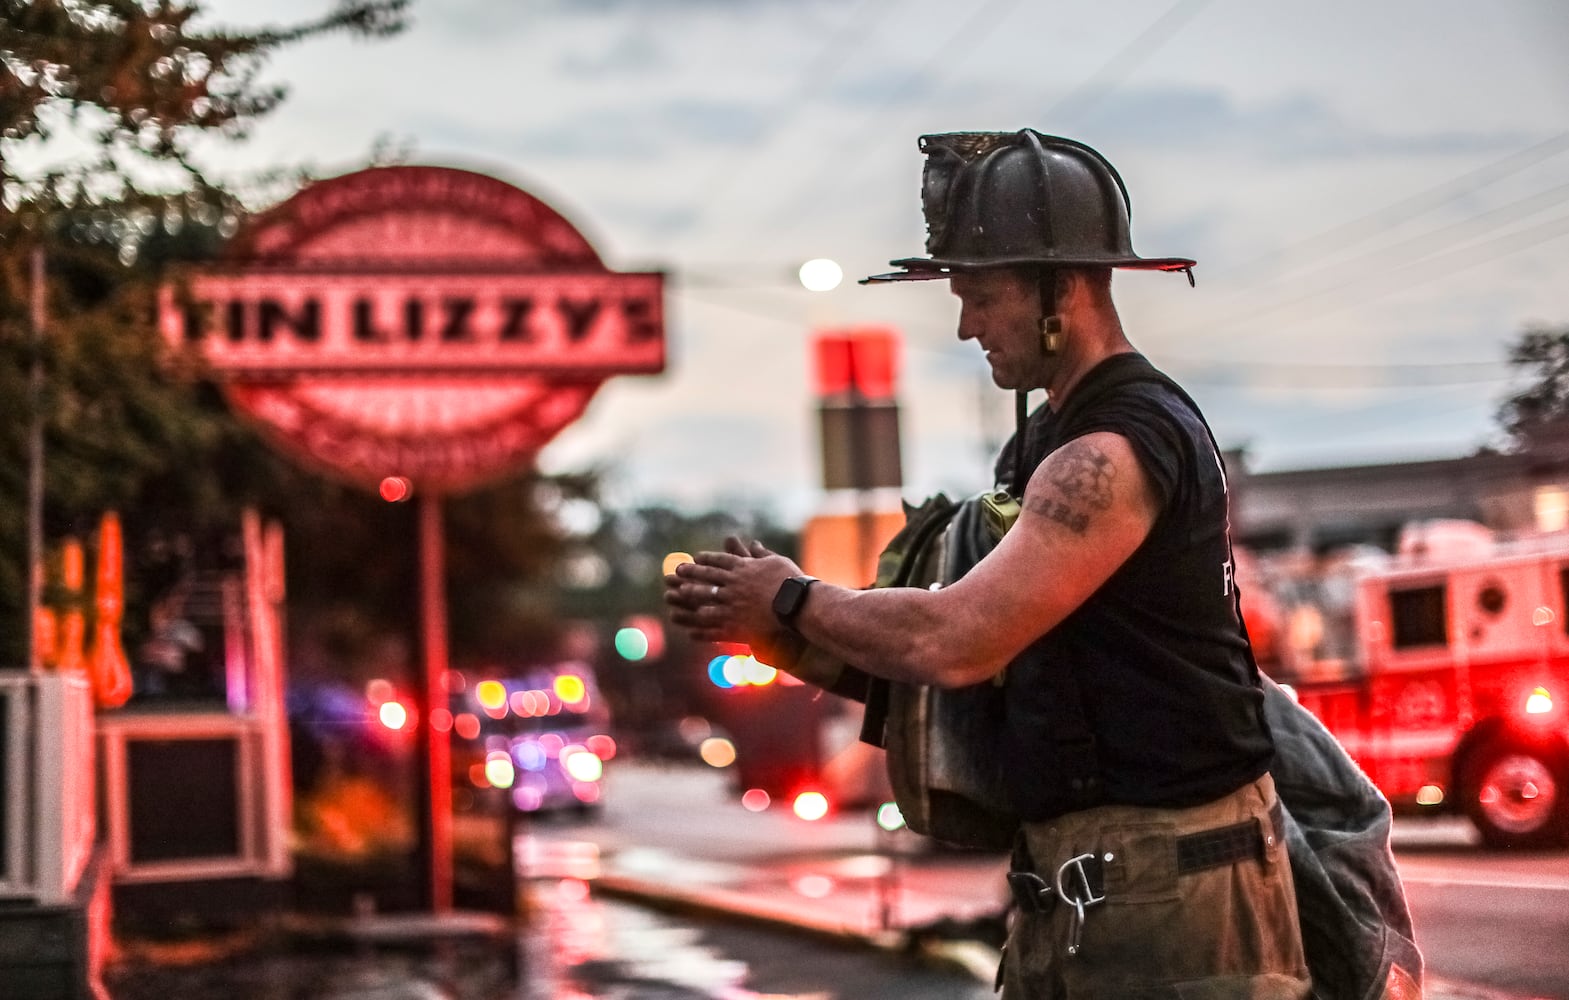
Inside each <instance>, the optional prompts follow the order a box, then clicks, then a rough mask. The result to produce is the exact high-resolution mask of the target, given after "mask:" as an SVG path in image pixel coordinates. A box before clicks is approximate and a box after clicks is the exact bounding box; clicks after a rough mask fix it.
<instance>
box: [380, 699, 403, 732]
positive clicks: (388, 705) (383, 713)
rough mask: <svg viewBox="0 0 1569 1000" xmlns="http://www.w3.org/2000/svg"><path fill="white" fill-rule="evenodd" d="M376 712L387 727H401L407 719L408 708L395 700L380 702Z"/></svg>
mask: <svg viewBox="0 0 1569 1000" xmlns="http://www.w3.org/2000/svg"><path fill="white" fill-rule="evenodd" d="M376 714H377V717H378V718H380V719H381V724H382V725H384V726H386V727H387V728H388V729H402V728H403V727H404V726H405V725H407V724H408V721H409V710H408V709H406V708H404V707H403V706H402V705H401V704H399V703H398V702H396V701H384V702H382V703H381V707H380V708H379V709H377V711H376Z"/></svg>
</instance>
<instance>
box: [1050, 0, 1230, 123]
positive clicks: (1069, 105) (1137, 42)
mask: <svg viewBox="0 0 1569 1000" xmlns="http://www.w3.org/2000/svg"><path fill="white" fill-rule="evenodd" d="M1210 2H1211V0H1177V3H1175V4H1173V5H1172V6H1171V7H1170V9H1168V10H1167V11H1166V13H1164V14H1162V15H1161V16H1160V17H1157V18H1156V19H1155V20H1154V21H1152V22H1150V25H1149V27H1147V28H1145V29H1144V30H1143V31H1141V32H1139V33H1138V35H1137V36H1135V37H1134V39H1133V40H1132V41H1131V42H1129V43H1128V44H1127V45H1124V46H1123V47H1122V48H1120V49H1118V50H1117V51H1116V52H1114V53H1113V54H1112V56H1111V58H1110V59H1108V60H1106V62H1105V63H1103V64H1102V65H1101V67H1100V69H1097V70H1096V71H1095V72H1093V73H1091V74H1090V75H1089V76H1087V77H1085V78H1084V80H1083V82H1081V83H1080V84H1079V85H1078V86H1076V87H1074V88H1073V89H1071V90H1069V91H1068V92H1067V93H1065V94H1063V95H1062V96H1061V97H1059V98H1058V99H1057V100H1056V102H1055V103H1053V104H1051V105H1050V106H1048V107H1047V109H1046V111H1045V112H1044V113H1043V114H1042V115H1041V118H1040V121H1041V122H1043V123H1047V122H1050V121H1051V120H1052V119H1053V118H1055V117H1057V116H1059V115H1060V116H1062V117H1063V118H1064V119H1067V118H1069V117H1071V116H1072V115H1074V114H1084V113H1085V112H1087V111H1088V110H1089V109H1091V108H1093V107H1094V106H1095V105H1096V104H1097V103H1099V102H1100V101H1102V100H1104V99H1105V98H1106V97H1107V95H1109V94H1110V93H1111V92H1112V91H1114V90H1116V89H1117V87H1118V86H1119V85H1121V83H1122V82H1123V81H1124V80H1126V79H1127V78H1128V77H1129V76H1132V75H1133V71H1134V70H1135V69H1137V68H1138V67H1139V66H1141V65H1143V63H1144V62H1145V60H1147V59H1149V57H1150V56H1152V55H1154V54H1155V53H1156V52H1158V51H1160V49H1161V48H1163V47H1164V46H1165V45H1166V43H1167V42H1169V41H1171V40H1172V38H1174V37H1176V34H1177V33H1178V32H1179V31H1181V30H1182V29H1183V28H1184V27H1186V26H1187V24H1188V22H1189V21H1192V20H1193V18H1194V17H1196V16H1198V14H1199V12H1200V11H1202V10H1203V9H1204V8H1205V7H1207V6H1209V4H1210Z"/></svg>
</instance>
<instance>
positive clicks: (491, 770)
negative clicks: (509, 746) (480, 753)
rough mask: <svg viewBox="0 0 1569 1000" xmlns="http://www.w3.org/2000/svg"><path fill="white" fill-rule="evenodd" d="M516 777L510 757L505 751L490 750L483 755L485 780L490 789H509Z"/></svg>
mask: <svg viewBox="0 0 1569 1000" xmlns="http://www.w3.org/2000/svg"><path fill="white" fill-rule="evenodd" d="M516 776H517V772H516V770H515V769H514V768H513V766H512V756H511V755H510V754H508V753H507V752H506V751H505V750H492V751H491V752H490V753H488V754H486V755H485V780H486V781H488V782H490V785H491V787H492V788H511V787H512V782H513V779H514V778H515V777H516Z"/></svg>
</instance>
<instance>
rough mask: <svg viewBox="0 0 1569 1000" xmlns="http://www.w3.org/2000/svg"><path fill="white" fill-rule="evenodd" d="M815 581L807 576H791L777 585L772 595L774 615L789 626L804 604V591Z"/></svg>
mask: <svg viewBox="0 0 1569 1000" xmlns="http://www.w3.org/2000/svg"><path fill="white" fill-rule="evenodd" d="M816 582H817V581H816V579H814V578H812V577H809V576H792V577H791V578H790V579H788V580H786V581H785V582H784V583H781V584H780V585H779V590H778V592H777V593H775V594H774V615H775V617H777V618H778V619H779V620H780V621H782V622H784V623H785V624H786V625H788V624H790V622H791V620H792V619H794V618H795V616H796V615H797V614H799V613H800V611H801V605H803V604H805V603H806V591H807V589H808V588H809V587H811V585H812V584H814V583H816Z"/></svg>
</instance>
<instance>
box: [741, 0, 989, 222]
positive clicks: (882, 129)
mask: <svg viewBox="0 0 1569 1000" xmlns="http://www.w3.org/2000/svg"><path fill="white" fill-rule="evenodd" d="M1018 5H1019V0H987V3H985V4H984V5H982V6H980V7H977V8H976V9H975V10H973V11H972V12H971V13H970V16H969V17H968V18H966V19H965V20H964V21H963V22H962V23H961V24H960V25H959V26H958V27H957V28H956V29H954V32H953V34H951V35H950V36H949V37H948V38H947V39H946V40H945V41H944V42H943V43H942V44H941V45H939V46H938V47H937V50H936V51H935V52H934V53H932V56H931V58H929V59H927V60H926V62H925V63H923V64H922V65H921V66H920V67H919V68H918V69H916V70H915V71H914V72H911V73H908V74H906V75H905V76H904V77H903V79H902V80H901V82H900V84H899V86H898V87H897V88H895V92H896V93H897V92H898V91H903V90H907V89H909V88H910V87H912V86H914V85H915V84H916V83H918V82H919V81H921V80H923V79H928V80H929V79H935V78H937V77H938V76H940V75H941V72H940V71H941V70H942V69H944V68H945V67H947V66H953V65H957V64H958V63H959V61H960V60H961V59H962V58H963V56H964V55H965V54H966V53H968V52H969V50H970V48H971V47H973V46H974V45H976V44H977V43H979V42H980V41H981V40H982V39H984V38H985V37H986V36H987V35H988V34H990V33H991V32H992V31H995V30H996V28H997V26H998V25H1000V24H1001V23H1002V22H1003V20H1004V19H1005V18H1006V17H1007V16H1008V15H1009V14H1010V13H1012V12H1013V8H1015V7H1017V6H1018ZM893 101H894V97H892V96H890V97H888V98H887V99H885V100H884V101H882V102H881V103H879V104H878V105H877V107H876V108H875V109H874V110H873V111H872V113H871V114H869V115H868V116H867V117H866V120H865V121H864V122H862V124H861V126H860V127H859V128H857V129H856V130H855V131H854V132H853V133H851V134H852V135H853V136H854V137H855V138H854V139H853V140H851V142H848V143H842V144H841V143H829V144H828V145H827V147H826V148H827V152H828V154H829V155H828V156H827V157H825V158H824V161H823V164H824V166H823V169H822V170H819V171H818V172H817V173H815V174H812V175H811V176H810V177H809V178H808V179H807V180H806V181H805V182H804V183H802V184H799V185H797V186H796V187H795V188H793V189H792V190H791V192H790V193H789V195H787V196H786V197H785V198H783V199H781V200H780V201H779V203H778V208H777V210H776V211H775V213H774V216H773V218H772V219H771V220H770V221H772V222H774V223H779V224H784V223H792V222H799V221H800V215H801V214H802V211H803V209H804V207H805V206H807V205H810V204H811V203H812V202H813V201H815V200H816V196H817V193H818V192H820V191H822V190H824V189H825V188H827V187H828V186H829V185H831V184H832V182H833V181H834V179H835V178H836V177H837V178H839V180H840V182H841V186H842V185H843V180H844V178H845V177H846V176H847V171H853V170H854V169H855V167H856V165H857V164H859V163H861V162H863V158H861V157H857V156H855V155H846V153H847V147H851V146H855V147H857V148H864V146H865V142H866V140H865V137H866V136H869V135H882V134H885V133H886V132H887V126H886V124H885V123H884V121H883V119H884V118H885V117H886V113H887V110H888V107H889V106H890V105H891V104H892V103H893ZM851 152H853V150H851Z"/></svg>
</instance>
